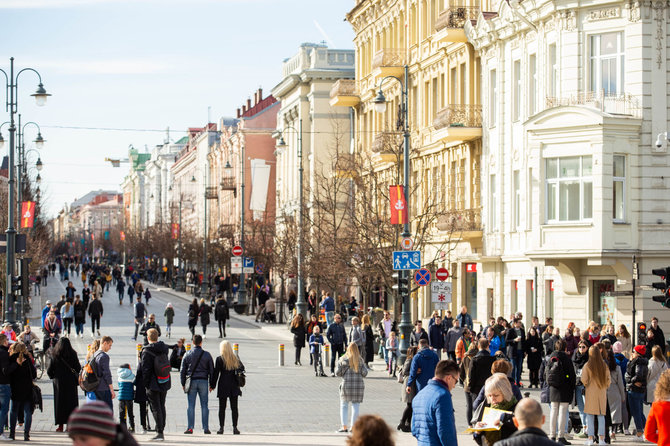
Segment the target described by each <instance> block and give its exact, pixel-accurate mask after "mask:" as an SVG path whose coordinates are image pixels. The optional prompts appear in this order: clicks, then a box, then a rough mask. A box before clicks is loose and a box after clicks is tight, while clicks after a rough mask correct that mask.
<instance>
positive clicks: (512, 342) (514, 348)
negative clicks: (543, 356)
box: [505, 328, 526, 359]
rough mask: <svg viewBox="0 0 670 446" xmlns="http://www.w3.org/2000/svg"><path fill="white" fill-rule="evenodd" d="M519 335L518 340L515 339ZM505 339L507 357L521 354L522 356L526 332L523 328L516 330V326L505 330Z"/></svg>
mask: <svg viewBox="0 0 670 446" xmlns="http://www.w3.org/2000/svg"><path fill="white" fill-rule="evenodd" d="M517 337H521V340H520V341H517V340H516V338H517ZM505 341H507V357H508V358H510V359H513V358H516V357H519V356H521V358H523V354H524V347H525V345H524V344H525V343H526V333H525V332H524V331H523V329H521V328H520V329H519V331H518V332H517V329H516V328H510V329H508V330H507V336H506V338H505Z"/></svg>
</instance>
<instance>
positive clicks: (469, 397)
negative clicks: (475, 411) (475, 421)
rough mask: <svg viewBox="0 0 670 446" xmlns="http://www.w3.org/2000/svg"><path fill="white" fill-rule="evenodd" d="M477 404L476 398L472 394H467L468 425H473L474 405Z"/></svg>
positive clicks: (466, 414)
mask: <svg viewBox="0 0 670 446" xmlns="http://www.w3.org/2000/svg"><path fill="white" fill-rule="evenodd" d="M474 402H475V397H474V395H472V393H470V392H465V417H466V418H467V420H466V424H467V425H468V426H470V425H471V423H470V421H471V420H472V403H474Z"/></svg>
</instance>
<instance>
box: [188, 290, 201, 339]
mask: <svg viewBox="0 0 670 446" xmlns="http://www.w3.org/2000/svg"><path fill="white" fill-rule="evenodd" d="M199 313H200V306H199V305H198V299H196V298H193V301H192V302H191V303H190V304H189V306H188V331H190V332H191V338H193V336H195V326H196V325H198V315H199Z"/></svg>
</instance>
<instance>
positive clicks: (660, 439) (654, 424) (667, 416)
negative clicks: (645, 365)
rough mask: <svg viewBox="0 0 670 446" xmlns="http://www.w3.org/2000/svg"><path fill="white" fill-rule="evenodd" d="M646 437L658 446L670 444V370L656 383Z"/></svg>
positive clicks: (645, 432)
mask: <svg viewBox="0 0 670 446" xmlns="http://www.w3.org/2000/svg"><path fill="white" fill-rule="evenodd" d="M644 437H645V438H646V439H647V440H648V441H651V442H652V443H655V444H657V445H658V446H669V445H670V370H666V371H665V372H663V374H661V377H660V378H659V379H658V382H657V383H656V390H655V391H654V403H653V404H652V405H651V410H650V411H649V415H648V416H647V424H646V426H645V427H644Z"/></svg>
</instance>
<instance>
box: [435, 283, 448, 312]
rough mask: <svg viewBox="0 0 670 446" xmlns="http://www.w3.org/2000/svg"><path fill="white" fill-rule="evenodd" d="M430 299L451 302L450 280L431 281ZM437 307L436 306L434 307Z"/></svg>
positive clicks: (442, 302)
mask: <svg viewBox="0 0 670 446" xmlns="http://www.w3.org/2000/svg"><path fill="white" fill-rule="evenodd" d="M430 300H431V302H433V303H439V304H448V303H450V302H451V282H433V283H431V284H430ZM436 309H437V308H436Z"/></svg>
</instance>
